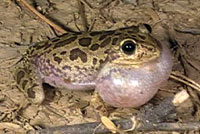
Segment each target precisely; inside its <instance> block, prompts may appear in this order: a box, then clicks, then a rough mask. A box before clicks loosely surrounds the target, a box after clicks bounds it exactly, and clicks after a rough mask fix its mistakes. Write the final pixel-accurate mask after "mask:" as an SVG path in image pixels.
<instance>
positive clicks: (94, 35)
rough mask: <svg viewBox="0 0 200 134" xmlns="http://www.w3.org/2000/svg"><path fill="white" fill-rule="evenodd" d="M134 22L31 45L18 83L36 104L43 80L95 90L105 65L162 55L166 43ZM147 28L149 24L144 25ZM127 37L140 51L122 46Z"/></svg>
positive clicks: (136, 63)
mask: <svg viewBox="0 0 200 134" xmlns="http://www.w3.org/2000/svg"><path fill="white" fill-rule="evenodd" d="M140 27H141V25H140V26H131V27H127V28H121V29H117V30H112V31H100V32H88V33H86V32H84V33H73V32H69V33H66V34H63V35H61V36H59V37H56V38H53V39H50V40H47V41H43V42H40V43H36V44H35V45H33V46H30V47H29V49H28V50H27V52H26V53H25V54H24V55H23V59H22V61H21V62H20V63H19V64H18V65H17V67H16V70H15V75H14V76H15V79H16V81H17V84H18V87H19V88H20V89H21V90H22V91H24V93H25V94H26V95H27V97H28V98H29V99H30V100H31V101H32V102H33V103H36V104H41V103H42V101H43V99H44V93H43V87H42V83H48V84H50V85H52V86H55V87H61V88H66V89H71V90H91V89H94V88H95V84H96V83H95V80H96V79H97V77H98V73H99V72H100V71H102V70H101V69H102V67H103V66H104V65H106V64H108V63H114V64H115V63H117V64H123V65H125V66H126V65H130V66H132V67H136V68H137V67H139V66H140V65H142V64H143V63H145V62H148V61H151V60H154V59H156V58H158V57H159V56H160V52H161V51H162V47H161V45H160V44H159V43H157V41H156V40H155V39H154V38H152V37H151V35H150V34H149V33H145V32H143V31H142V30H140ZM142 27H143V29H144V30H146V31H147V29H145V27H144V26H143V25H142ZM126 39H131V40H134V41H135V42H136V43H137V54H136V55H134V56H127V55H126V54H124V53H123V52H122V50H121V42H123V41H124V40H126Z"/></svg>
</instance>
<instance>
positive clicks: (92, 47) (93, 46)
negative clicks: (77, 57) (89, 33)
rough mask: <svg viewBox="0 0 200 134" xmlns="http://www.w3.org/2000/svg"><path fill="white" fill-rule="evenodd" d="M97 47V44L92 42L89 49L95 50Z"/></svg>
mask: <svg viewBox="0 0 200 134" xmlns="http://www.w3.org/2000/svg"><path fill="white" fill-rule="evenodd" d="M98 48H99V44H93V45H92V46H91V47H90V50H92V51H95V50H97V49H98Z"/></svg>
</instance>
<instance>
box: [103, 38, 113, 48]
mask: <svg viewBox="0 0 200 134" xmlns="http://www.w3.org/2000/svg"><path fill="white" fill-rule="evenodd" d="M110 42H111V37H108V38H107V39H105V40H104V41H103V42H101V44H100V47H101V48H103V47H105V46H107V45H108V44H109V43H110Z"/></svg>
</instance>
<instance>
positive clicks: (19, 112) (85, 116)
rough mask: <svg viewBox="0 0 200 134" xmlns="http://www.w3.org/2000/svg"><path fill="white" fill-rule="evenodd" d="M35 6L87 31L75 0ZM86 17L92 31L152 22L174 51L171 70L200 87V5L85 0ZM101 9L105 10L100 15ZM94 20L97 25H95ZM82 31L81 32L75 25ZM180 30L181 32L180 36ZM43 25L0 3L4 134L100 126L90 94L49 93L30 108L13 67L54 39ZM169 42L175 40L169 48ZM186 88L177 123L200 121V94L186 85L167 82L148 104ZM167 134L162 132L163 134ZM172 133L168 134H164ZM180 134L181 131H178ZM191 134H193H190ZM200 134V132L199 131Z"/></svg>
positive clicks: (182, 0)
mask: <svg viewBox="0 0 200 134" xmlns="http://www.w3.org/2000/svg"><path fill="white" fill-rule="evenodd" d="M28 2H29V3H30V4H31V5H32V6H34V7H36V8H37V9H38V10H39V11H40V12H42V13H43V14H45V15H46V16H47V17H48V18H49V19H51V20H53V21H54V22H55V23H57V24H59V25H61V26H63V27H68V28H70V29H72V30H74V31H79V29H81V30H82V31H83V25H82V22H81V18H80V15H79V9H78V6H77V1H76V0H65V1H64V0H59V1H58V0H41V1H40V0H29V1H28ZM87 2H88V3H89V4H90V5H88V4H86V3H85V2H84V5H85V11H86V17H87V20H88V23H89V24H92V23H93V22H94V25H93V28H92V30H94V31H100V30H108V29H117V28H121V27H126V26H130V25H136V24H138V23H148V24H150V25H151V26H152V29H153V35H154V36H155V37H156V38H157V39H158V40H160V41H161V42H162V43H166V45H169V46H170V48H171V52H172V54H173V61H174V65H173V71H178V72H181V73H182V74H184V75H185V76H187V77H189V78H191V79H193V80H195V81H196V82H197V83H200V23H199V22H200V1H199V0H110V1H109V0H107V1H106V0H87ZM100 9H101V10H100ZM94 20H95V21H94ZM76 25H77V26H78V28H79V29H78V28H77V26H76ZM180 31H182V32H180ZM56 33H57V34H60V33H58V32H55V30H53V29H52V28H51V27H50V26H49V25H48V24H46V23H45V22H44V21H42V20H39V19H37V17H36V16H35V15H33V14H32V13H30V12H29V11H28V9H26V8H20V6H19V5H18V4H16V3H15V2H14V1H11V0H0V64H1V65H0V133H1V134H3V133H6V134H7V133H8V134H13V133H25V132H27V131H29V130H37V129H41V128H48V127H54V126H61V125H66V124H67V125H69V124H79V123H86V122H93V121H96V115H95V114H94V113H95V112H94V109H92V108H91V107H90V106H89V102H90V99H91V95H92V92H72V91H66V90H59V89H58V90H55V89H52V90H48V91H46V98H45V101H44V103H43V104H42V105H41V106H35V105H32V104H29V105H26V107H24V106H25V104H27V103H28V100H27V98H26V97H25V96H24V95H23V93H22V92H21V91H20V90H19V89H18V88H17V87H16V83H15V81H14V80H13V77H12V74H11V73H10V71H9V68H10V67H12V66H13V65H14V64H15V63H16V62H17V61H18V60H19V59H20V56H21V54H22V53H23V52H24V50H25V49H26V48H27V46H28V45H30V44H31V43H33V42H39V41H42V40H46V39H48V38H52V37H55V36H56ZM169 38H170V39H171V40H170V41H171V42H170V43H171V44H170V43H168V42H169ZM183 89H186V90H187V91H188V92H189V93H190V100H191V101H189V102H188V103H186V104H185V105H184V106H183V107H181V108H179V109H177V115H176V121H186V122H187V121H199V119H200V117H199V104H200V103H199V102H200V101H199V93H198V92H197V91H196V90H194V89H192V88H190V87H187V86H186V85H184V84H183V83H180V82H177V81H175V80H172V79H169V80H168V82H167V83H166V84H165V85H163V87H162V88H161V89H160V91H159V93H158V94H157V95H156V96H155V97H154V98H153V100H151V101H150V102H149V103H152V104H159V102H160V101H161V100H162V99H163V98H166V97H168V96H173V95H174V94H175V93H176V92H178V91H181V90H183ZM116 111H117V112H119V111H120V112H121V115H120V117H121V116H122V117H123V113H130V115H131V113H133V111H134V109H120V108H119V109H115V110H114V111H112V112H111V113H110V115H112V113H114V112H116ZM163 133H164V132H163ZM166 133H169V132H166ZM177 133H178V132H177ZM188 133H192V132H191V131H190V132H188ZM197 133H199V132H197Z"/></svg>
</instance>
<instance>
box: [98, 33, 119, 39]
mask: <svg viewBox="0 0 200 134" xmlns="http://www.w3.org/2000/svg"><path fill="white" fill-rule="evenodd" d="M114 33H115V31H106V32H104V33H102V35H101V36H100V37H99V40H100V41H101V40H103V39H105V38H106V37H107V36H109V35H112V34H114Z"/></svg>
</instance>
